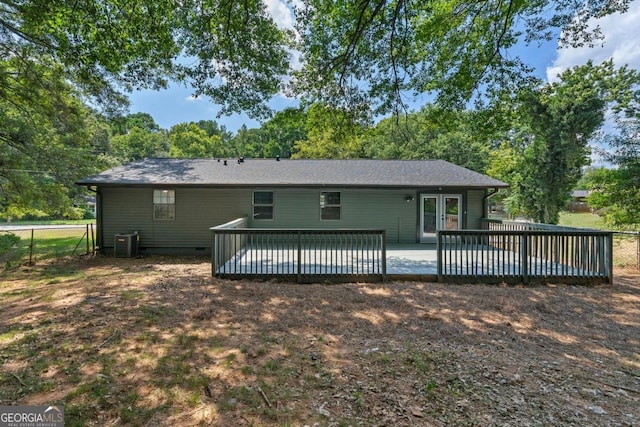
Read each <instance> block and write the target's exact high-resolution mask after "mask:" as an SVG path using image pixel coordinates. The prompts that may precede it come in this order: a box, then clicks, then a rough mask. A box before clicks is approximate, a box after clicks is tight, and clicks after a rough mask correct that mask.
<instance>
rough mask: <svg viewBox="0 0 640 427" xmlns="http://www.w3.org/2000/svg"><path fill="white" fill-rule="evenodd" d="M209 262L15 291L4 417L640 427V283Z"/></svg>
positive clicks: (621, 276) (0, 343)
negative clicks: (268, 268) (283, 275)
mask: <svg viewBox="0 0 640 427" xmlns="http://www.w3.org/2000/svg"><path fill="white" fill-rule="evenodd" d="M210 271H211V270H210V264H209V263H208V260H205V259H172V258H153V257H151V258H147V259H133V260H130V259H113V258H89V259H82V260H71V261H67V262H57V263H53V264H43V265H37V266H35V267H25V268H22V269H19V270H17V271H13V272H10V273H5V274H4V275H3V276H0V405H14V404H53V403H57V404H62V405H64V407H65V420H66V425H68V426H72V425H149V426H155V425H215V426H235V425H247V426H249V425H255V426H261V425H265V426H266V425H274V426H275V425H278V426H280V425H282V426H288V425H291V426H304V425H308V426H314V425H317V426H360V425H362V426H391V425H393V426H449V425H464V426H550V425H554V426H555V425H567V426H640V275H639V274H638V272H635V271H618V272H617V274H616V278H615V283H613V284H610V285H600V286H594V287H586V286H566V285H560V284H558V285H545V286H528V287H525V286H497V285H477V284H474V285H447V284H437V283H417V282H389V283H382V284H363V283H351V284H339V285H338V284H312V285H297V284H289V283H277V282H249V281H226V280H219V279H215V278H212V277H210Z"/></svg>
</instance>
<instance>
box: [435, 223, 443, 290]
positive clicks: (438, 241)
mask: <svg viewBox="0 0 640 427" xmlns="http://www.w3.org/2000/svg"><path fill="white" fill-rule="evenodd" d="M441 239H442V235H441V234H440V230H436V255H437V260H438V261H437V265H438V282H442V281H443V280H442V241H441Z"/></svg>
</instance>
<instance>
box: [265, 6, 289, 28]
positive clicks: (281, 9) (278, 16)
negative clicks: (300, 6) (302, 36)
mask: <svg viewBox="0 0 640 427" xmlns="http://www.w3.org/2000/svg"><path fill="white" fill-rule="evenodd" d="M265 3H266V4H267V10H268V11H269V13H270V14H271V17H272V18H273V20H274V22H275V23H276V24H277V25H279V26H280V27H282V28H286V29H289V30H293V25H294V17H293V11H292V10H291V8H290V7H289V6H288V5H287V4H286V3H285V2H284V1H282V0H266V2H265Z"/></svg>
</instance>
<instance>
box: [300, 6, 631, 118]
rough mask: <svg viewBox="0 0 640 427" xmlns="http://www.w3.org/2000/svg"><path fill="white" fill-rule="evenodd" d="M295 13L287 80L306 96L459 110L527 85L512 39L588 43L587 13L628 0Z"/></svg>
mask: <svg viewBox="0 0 640 427" xmlns="http://www.w3.org/2000/svg"><path fill="white" fill-rule="evenodd" d="M303 3H304V7H302V8H301V11H300V14H299V16H298V33H299V34H300V38H301V40H300V47H299V49H300V50H301V51H302V52H303V53H304V57H303V63H302V67H301V69H300V70H299V71H297V72H295V73H294V77H295V78H294V81H293V84H294V87H295V88H296V89H297V90H298V92H299V93H302V94H306V95H307V96H308V97H310V98H311V100H312V101H319V102H327V103H331V104H332V105H339V106H343V107H344V106H347V105H351V106H353V107H354V108H356V107H355V106H358V105H361V104H363V103H365V104H370V105H372V106H373V108H374V111H375V112H376V113H384V112H389V111H395V112H399V111H402V109H403V108H404V107H405V99H406V98H407V96H411V95H413V94H423V93H431V94H434V95H437V98H438V102H439V103H441V104H443V105H447V106H455V107H457V108H460V107H463V106H464V105H466V104H467V102H468V101H469V100H471V99H474V98H475V99H476V100H481V99H482V98H483V95H487V94H489V95H491V94H492V93H494V91H496V90H498V89H500V90H504V89H507V88H508V89H509V90H510V91H512V92H515V91H517V89H518V88H520V87H522V86H524V85H528V83H530V82H531V77H530V71H531V70H532V68H531V67H530V66H528V64H526V63H524V62H522V60H521V59H520V58H518V57H517V56H514V55H513V52H509V48H511V47H513V46H514V45H515V44H516V43H517V42H518V41H519V40H523V41H525V42H528V43H536V42H538V41H541V40H546V41H549V40H552V39H554V38H555V37H556V36H555V34H560V38H559V39H560V42H561V44H562V45H565V46H566V45H573V46H577V45H593V44H594V43H595V42H597V41H598V40H599V32H598V30H597V29H596V30H594V31H589V30H588V28H589V27H588V26H587V25H586V22H587V20H589V19H590V18H593V17H601V16H604V15H607V14H610V13H614V12H617V11H623V12H624V11H626V10H627V8H628V3H629V1H628V0H622V1H616V2H611V1H608V0H596V1H588V2H587V1H580V0H578V1H570V2H563V1H558V0H557V1H545V0H542V1H535V2H529V1H513V0H511V1H501V0H489V1H483V2H476V1H465V0H457V1H452V0H432V1H423V2H409V1H405V0H393V1H389V0H378V1H358V2H354V1H351V0H337V1H326V0H305V1H304V2H303Z"/></svg>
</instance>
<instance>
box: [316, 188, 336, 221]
mask: <svg viewBox="0 0 640 427" xmlns="http://www.w3.org/2000/svg"><path fill="white" fill-rule="evenodd" d="M340 205H341V204H340V192H339V191H322V192H320V219H321V220H339V219H340V210H341V206H340Z"/></svg>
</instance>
